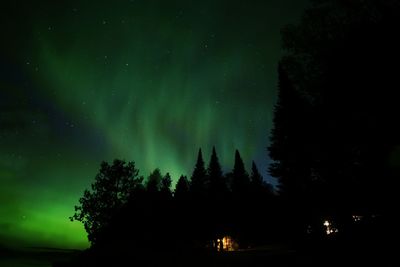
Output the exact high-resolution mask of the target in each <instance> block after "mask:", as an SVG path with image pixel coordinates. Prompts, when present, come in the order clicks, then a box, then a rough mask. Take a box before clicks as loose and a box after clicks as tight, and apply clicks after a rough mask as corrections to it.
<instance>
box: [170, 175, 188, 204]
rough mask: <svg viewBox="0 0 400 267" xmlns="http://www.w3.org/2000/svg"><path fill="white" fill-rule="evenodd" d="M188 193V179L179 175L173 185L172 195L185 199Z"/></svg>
mask: <svg viewBox="0 0 400 267" xmlns="http://www.w3.org/2000/svg"><path fill="white" fill-rule="evenodd" d="M188 193H189V181H188V179H187V177H186V176H184V175H181V177H180V178H179V180H178V182H177V183H176V186H175V192H174V196H175V198H176V199H178V200H181V199H182V200H183V199H187V197H188Z"/></svg>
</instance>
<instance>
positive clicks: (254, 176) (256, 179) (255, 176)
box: [250, 161, 263, 188]
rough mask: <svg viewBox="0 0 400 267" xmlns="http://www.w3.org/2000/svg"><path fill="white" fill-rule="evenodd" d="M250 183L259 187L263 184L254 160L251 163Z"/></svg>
mask: <svg viewBox="0 0 400 267" xmlns="http://www.w3.org/2000/svg"><path fill="white" fill-rule="evenodd" d="M250 183H251V185H252V187H253V188H260V187H262V184H263V177H262V175H261V174H260V172H259V171H258V168H257V165H256V163H255V162H254V161H253V162H252V164H251V176H250Z"/></svg>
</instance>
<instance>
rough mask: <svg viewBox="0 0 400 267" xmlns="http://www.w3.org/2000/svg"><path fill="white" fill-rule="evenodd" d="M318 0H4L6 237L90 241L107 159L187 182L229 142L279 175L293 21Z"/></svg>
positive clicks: (2, 189) (1, 136)
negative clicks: (272, 140)
mask: <svg viewBox="0 0 400 267" xmlns="http://www.w3.org/2000/svg"><path fill="white" fill-rule="evenodd" d="M306 5H307V1H306V0H301V1H299V0H296V1H294V0H293V1H291V0H265V1H249V0H247V1H245V0H233V1H217V0H202V1H184V0H170V1H165V0H164V1H161V0H159V1H155V0H142V1H141V0H115V1H111V0H110V1H76V0H72V1H65V0H58V1H48V0H39V1H28V0H14V1H11V0H10V1H4V3H3V1H2V8H1V11H0V12H1V15H0V25H1V26H2V27H1V29H2V42H1V44H0V244H1V243H6V244H9V245H10V244H23V245H35V246H56V247H64V248H83V247H86V246H88V243H87V239H86V234H85V232H84V230H83V227H82V225H81V224H80V223H79V222H73V223H72V222H70V221H69V220H68V217H69V216H71V215H72V214H73V206H74V205H75V204H77V201H78V199H79V197H80V196H81V195H82V193H83V190H84V189H85V188H88V187H89V185H90V183H91V182H92V181H93V179H94V177H95V175H96V173H97V171H98V169H99V164H100V162H101V161H102V160H106V161H111V160H113V159H115V158H121V159H125V160H127V161H130V160H133V161H135V162H136V165H137V167H138V168H139V170H140V174H141V175H144V176H147V175H148V174H149V173H150V171H151V170H153V169H154V168H156V167H159V168H160V169H161V171H162V172H164V173H165V172H167V171H168V172H170V174H171V176H172V178H173V179H174V180H175V181H176V180H177V179H178V178H179V175H181V174H188V175H189V176H190V173H191V171H192V169H193V166H194V163H195V160H196V154H197V150H198V148H199V147H201V148H203V153H204V157H205V159H206V161H208V159H209V155H210V152H211V149H212V146H213V145H215V146H216V149H217V153H218V155H219V158H220V161H221V164H222V166H223V168H224V170H225V171H228V170H229V169H231V167H232V166H233V160H234V151H235V149H239V150H240V152H241V154H242V157H243V159H244V161H245V163H246V166H247V168H248V169H249V166H250V163H251V160H255V161H256V163H257V164H258V166H259V169H260V170H261V171H262V172H263V175H264V177H265V179H267V180H269V181H270V182H274V181H273V180H271V178H270V177H269V176H268V174H267V167H268V163H269V159H268V155H267V150H266V147H267V145H268V142H269V141H268V136H269V131H270V129H271V125H272V114H273V113H272V111H273V105H274V103H275V100H276V84H277V75H276V67H277V62H278V60H279V58H280V57H281V55H282V51H281V48H280V29H281V27H282V26H284V25H286V24H289V23H295V22H296V21H297V20H298V19H299V17H300V15H301V13H302V11H303V10H304V8H305V7H306Z"/></svg>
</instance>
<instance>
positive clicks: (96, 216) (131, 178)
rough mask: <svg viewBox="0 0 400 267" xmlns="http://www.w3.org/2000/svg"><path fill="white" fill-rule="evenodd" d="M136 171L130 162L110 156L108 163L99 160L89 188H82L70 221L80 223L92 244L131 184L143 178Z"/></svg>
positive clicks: (125, 199)
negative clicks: (97, 168)
mask: <svg viewBox="0 0 400 267" xmlns="http://www.w3.org/2000/svg"><path fill="white" fill-rule="evenodd" d="M138 174H139V170H138V169H136V168H135V163H134V162H128V163H125V161H123V160H114V162H113V164H112V165H110V164H108V163H107V162H102V163H101V167H100V171H99V173H98V174H97V175H96V178H95V182H94V183H93V184H92V185H91V190H85V191H84V194H83V197H81V198H80V199H79V205H77V206H75V214H74V215H73V216H72V217H70V219H71V220H72V221H74V220H76V221H80V222H82V223H83V225H84V227H85V230H86V232H87V233H88V239H89V241H90V242H91V243H92V244H94V243H96V241H97V239H98V236H99V234H100V232H101V231H102V230H103V229H104V228H105V227H106V226H107V225H108V223H109V222H110V221H111V219H112V217H113V216H115V215H116V214H117V212H118V211H119V210H120V209H121V208H122V207H123V206H124V205H125V204H126V203H127V202H128V200H129V198H130V197H131V193H132V192H133V191H134V190H135V188H136V187H138V186H139V185H141V183H142V180H143V178H141V177H138Z"/></svg>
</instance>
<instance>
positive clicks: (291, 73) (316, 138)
mask: <svg viewBox="0 0 400 267" xmlns="http://www.w3.org/2000/svg"><path fill="white" fill-rule="evenodd" d="M312 2H313V4H312V6H311V7H310V8H309V9H308V10H307V11H306V12H305V14H304V16H303V18H302V20H301V22H300V23H299V24H298V25H290V26H287V27H286V28H284V29H283V30H282V42H283V48H284V50H285V55H284V57H283V58H282V59H281V61H280V63H279V66H278V69H277V73H278V76H279V82H278V100H277V103H276V106H275V110H274V127H273V129H272V131H271V133H270V136H269V137H270V142H269V144H270V145H269V147H268V151H269V154H270V157H271V158H272V160H273V163H272V164H271V165H270V169H269V171H270V174H271V175H272V176H274V177H276V178H277V179H278V182H279V184H278V188H277V189H276V190H275V189H274V188H273V187H272V186H271V185H269V184H267V183H265V181H264V180H263V178H262V175H261V174H260V172H259V171H258V169H257V166H256V165H255V164H254V162H253V165H252V168H251V172H250V173H248V172H247V170H246V169H245V167H244V164H243V161H242V159H241V156H240V153H239V152H238V151H236V153H235V156H234V166H233V168H232V171H231V172H229V173H223V172H222V168H221V166H220V164H219V161H218V156H217V152H216V150H215V148H214V149H213V152H212V155H211V157H210V160H209V162H208V165H207V166H206V164H205V162H204V160H203V155H202V152H201V150H199V152H198V156H197V162H196V164H195V167H194V170H193V172H192V174H191V176H190V177H189V178H187V177H186V176H181V177H180V178H179V180H178V182H177V184H176V187H175V189H174V190H173V189H172V188H171V184H172V181H171V177H170V176H169V174H168V173H166V174H162V173H161V171H160V170H159V169H155V170H154V171H153V172H152V173H151V174H150V176H148V177H147V178H144V177H142V176H140V175H139V171H138V169H137V168H136V166H135V164H134V162H129V163H126V162H124V161H121V160H115V161H114V162H113V163H112V164H108V163H105V162H104V163H102V165H101V168H100V172H99V174H98V175H97V176H96V180H95V182H94V183H93V185H92V188H91V190H87V191H85V193H84V196H83V197H82V198H81V199H80V204H79V205H78V206H77V207H76V208H75V209H76V212H75V214H74V215H73V216H72V218H71V219H72V220H78V221H81V222H83V224H84V225H85V229H86V231H87V233H88V237H89V240H90V242H91V244H92V250H93V251H96V252H95V253H97V254H96V255H101V254H102V253H103V252H104V251H107V253H110V251H112V254H113V253H114V254H113V255H120V256H121V255H124V256H121V257H122V258H124V259H127V258H129V257H130V255H132V253H131V251H132V250H135V251H151V252H152V255H158V254H157V253H158V252H160V253H161V254H162V253H163V252H164V251H168V253H169V255H173V254H172V252H173V251H174V252H175V251H179V253H180V252H184V254H185V255H192V254H190V253H192V251H196V252H198V251H207V250H209V251H229V250H249V249H253V248H258V247H261V246H265V245H270V244H278V243H279V244H281V243H284V244H287V246H288V247H292V248H296V249H297V251H301V253H314V254H313V255H314V256H315V257H316V258H318V257H319V258H321V257H322V256H321V255H330V254H332V253H335V255H346V257H349V259H350V260H349V262H352V263H354V262H361V263H360V265H365V264H367V263H370V264H372V263H382V262H386V260H388V258H390V255H394V249H393V248H392V246H391V245H390V244H391V242H393V241H394V240H396V237H395V236H394V235H393V231H396V225H395V219H394V218H395V214H396V212H395V211H396V208H397V205H398V204H396V203H399V199H398V194H397V193H396V188H397V187H396V186H395V185H396V180H397V178H398V177H399V174H400V160H399V159H400V153H399V151H400V150H399V148H400V141H399V140H400V139H399V136H400V127H399V125H400V124H399V123H398V122H397V121H396V119H397V114H398V113H399V112H398V106H399V105H398V98H397V97H396V96H397V91H398V90H399V86H398V84H399V83H398V69H399V68H398V62H399V61H400V53H399V47H400V43H399V39H398V38H397V36H396V35H397V32H398V29H399V26H400V16H398V14H400V12H399V11H400V4H399V1H392V0H382V1H375V0H365V1H361V0H354V1H341V0H318V1H317V0H315V1H312ZM266 136H267V133H266ZM324 249H326V250H324ZM310 251H312V252H310ZM318 253H319V254H318ZM324 253H325V254H324ZM340 253H342V254H340ZM134 254H135V253H134ZM136 254H137V255H136ZM136 254H135V255H136V256H135V257H136V258H135V259H136V260H137V259H138V258H140V259H141V260H143V261H142V262H147V261H148V260H149V259H148V258H141V257H148V254H146V253H140V252H139V253H136ZM161 254H160V255H161ZM127 255H129V256H127ZM163 255H164V254H163ZM388 255H389V256H388ZM132 257H133V256H132ZM155 257H157V256H155ZM99 258H102V257H99ZM116 258H118V257H116ZM337 258H339V259H344V258H345V257H344V256H343V257H340V256H337ZM355 258H357V261H356V260H355ZM352 259H353V260H354V261H352ZM371 259H373V260H372V261H370V260H371ZM306 262H307V261H306ZM303 263H304V262H303ZM308 263H309V262H308ZM320 263H321V262H320ZM336 263H338V262H336ZM332 264H333V263H332ZM296 266H297V265H296ZM318 266H320V265H318ZM332 266H334V264H333V265H332ZM385 266H386V265H385Z"/></svg>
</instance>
